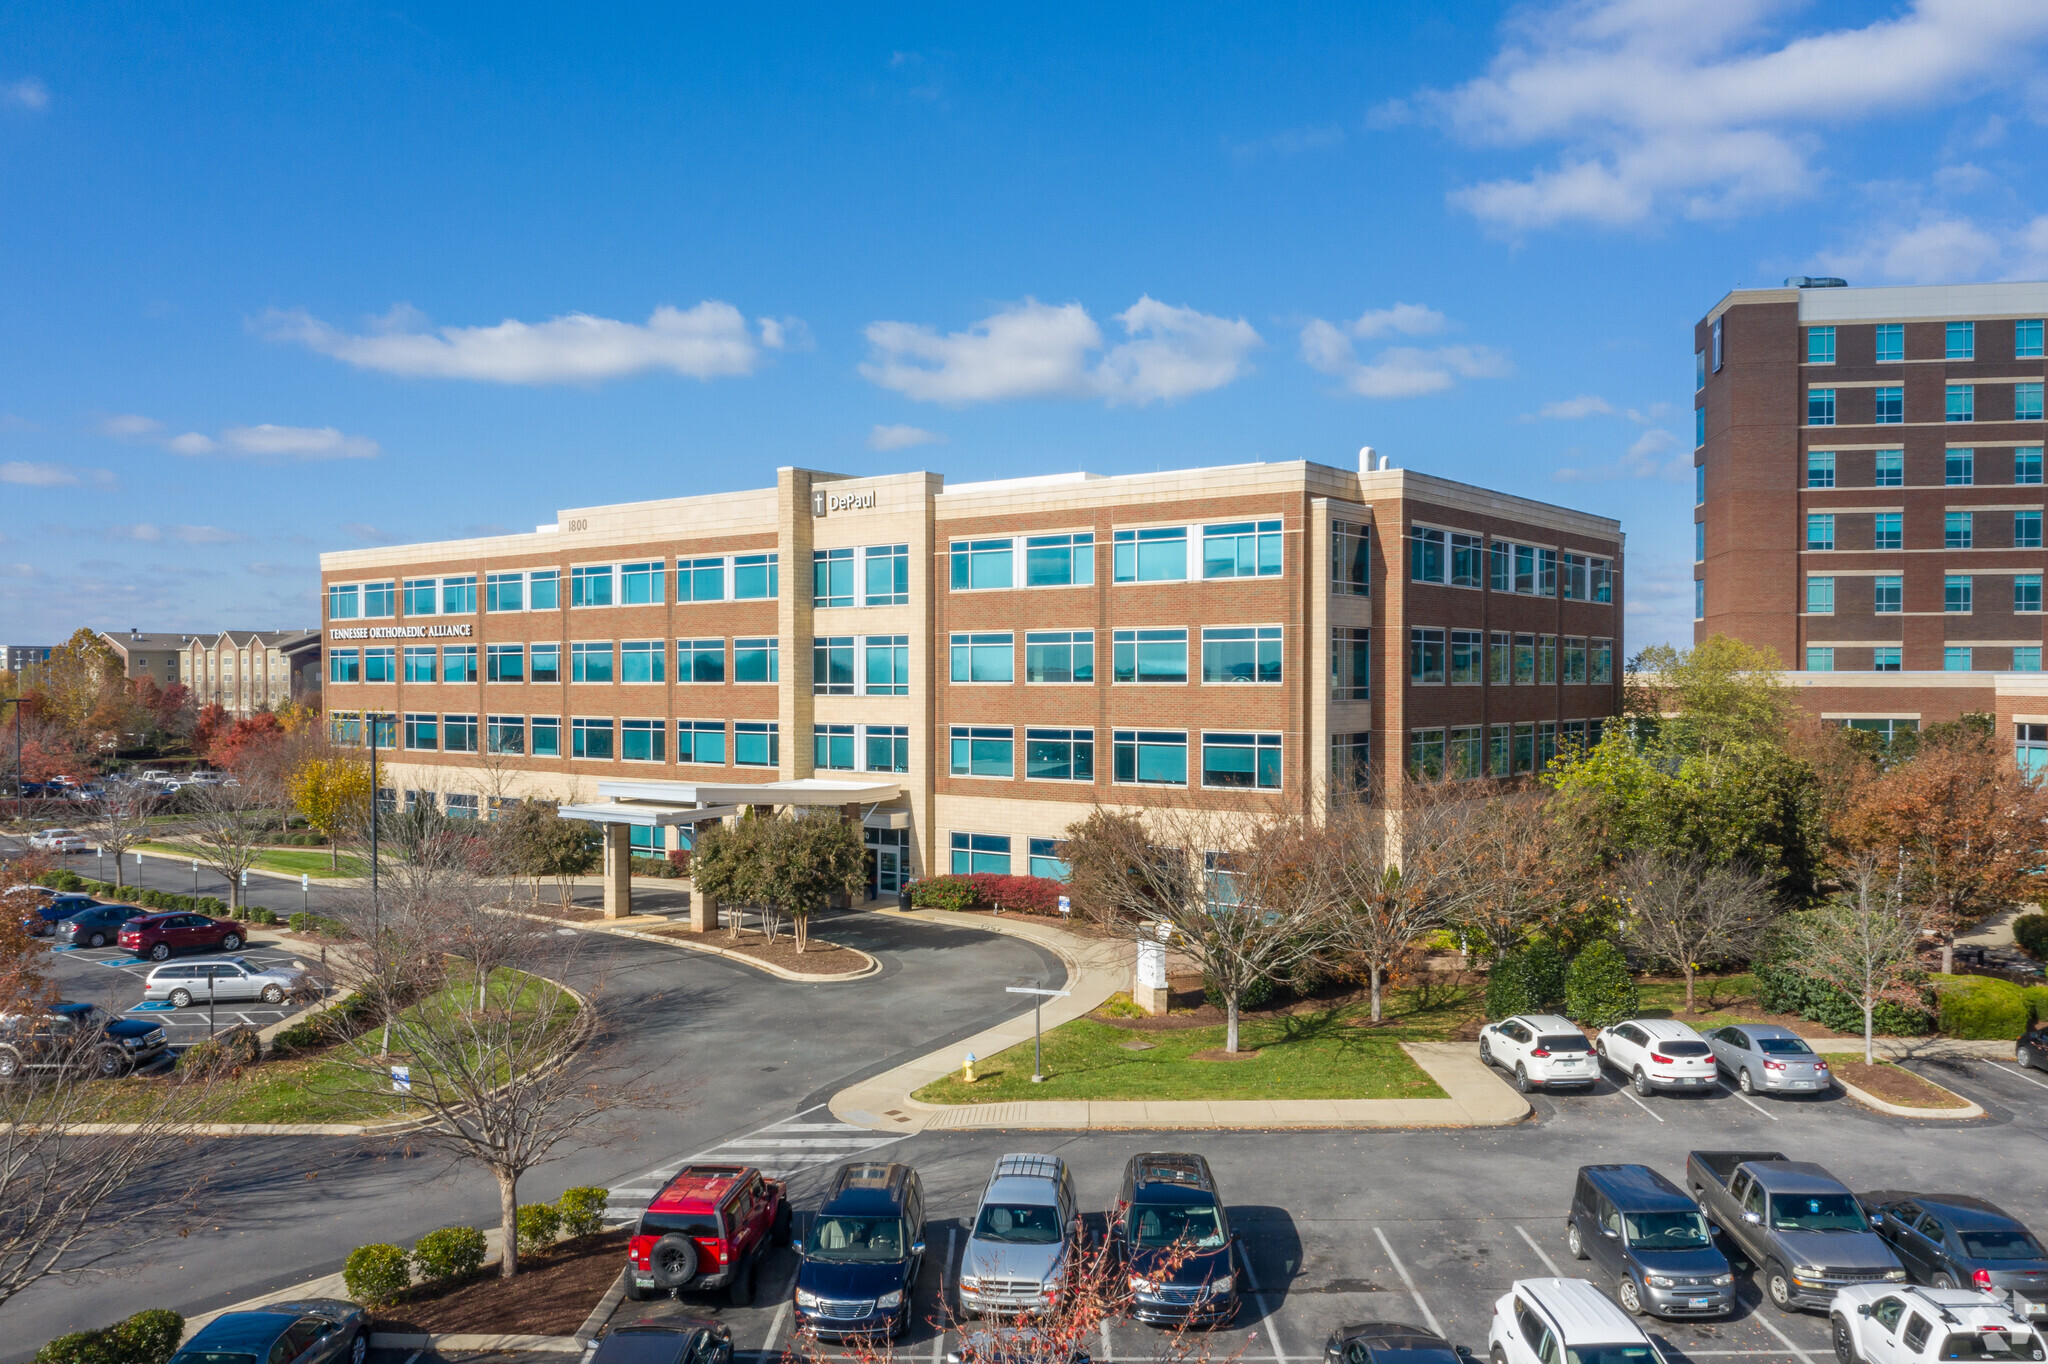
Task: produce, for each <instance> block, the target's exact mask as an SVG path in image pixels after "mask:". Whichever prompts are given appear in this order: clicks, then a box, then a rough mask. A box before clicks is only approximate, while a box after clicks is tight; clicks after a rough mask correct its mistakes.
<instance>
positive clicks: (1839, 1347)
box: [1834, 1317, 1859, 1364]
mask: <svg viewBox="0 0 2048 1364" xmlns="http://www.w3.org/2000/svg"><path fill="white" fill-rule="evenodd" d="M1834 1337H1835V1361H1836V1364H1859V1361H1858V1360H1857V1358H1856V1337H1854V1336H1852V1335H1850V1334H1849V1323H1848V1321H1847V1320H1846V1319H1844V1318H1842V1317H1836V1318H1835V1329H1834Z"/></svg>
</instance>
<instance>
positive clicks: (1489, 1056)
mask: <svg viewBox="0 0 2048 1364" xmlns="http://www.w3.org/2000/svg"><path fill="white" fill-rule="evenodd" d="M1479 1059H1480V1060H1482V1061H1484V1062H1485V1063H1486V1064H1487V1065H1489V1066H1499V1067H1500V1068H1501V1069H1502V1070H1505V1071H1508V1072H1509V1073H1511V1074H1512V1075H1513V1076H1514V1077H1515V1088H1516V1089H1519V1090H1521V1091H1522V1092H1523V1093H1524V1094H1527V1093H1528V1092H1529V1091H1530V1090H1532V1089H1558V1088H1562V1087H1564V1086H1567V1085H1590V1084H1592V1083H1593V1082H1594V1081H1595V1080H1597V1079H1599V1078H1600V1061H1599V1058H1597V1057H1595V1056H1594V1055H1593V1044H1592V1043H1591V1042H1588V1041H1587V1040H1586V1034H1584V1033H1582V1032H1580V1031H1579V1025H1578V1024H1576V1023H1574V1022H1572V1021H1571V1020H1570V1019H1569V1018H1559V1017H1558V1016H1557V1015H1556V1014H1517V1015H1515V1016H1514V1017H1513V1018H1503V1019H1502V1020H1501V1021H1500V1022H1498V1023H1489V1024H1487V1025H1486V1026H1485V1027H1483V1028H1481V1029H1480V1030H1479Z"/></svg>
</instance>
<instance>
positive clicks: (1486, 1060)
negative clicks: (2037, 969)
mask: <svg viewBox="0 0 2048 1364" xmlns="http://www.w3.org/2000/svg"><path fill="white" fill-rule="evenodd" d="M1479 1064H1480V1065H1482V1066H1490V1065H1492V1064H1493V1044H1492V1043H1490V1042H1488V1041H1487V1040H1486V1039H1485V1038H1483V1037H1482V1038H1480V1039H1479ZM2021 1064H2022V1065H2024V1064H2026V1063H2025V1062H2021Z"/></svg>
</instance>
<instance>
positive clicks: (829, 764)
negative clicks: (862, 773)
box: [811, 725, 854, 772]
mask: <svg viewBox="0 0 2048 1364" xmlns="http://www.w3.org/2000/svg"><path fill="white" fill-rule="evenodd" d="M853 740H854V734H853V726H852V725H812V726H811V765H812V766H813V767H817V768H820V769H822V770H824V771H827V772H851V771H853V770H854V769H853Z"/></svg>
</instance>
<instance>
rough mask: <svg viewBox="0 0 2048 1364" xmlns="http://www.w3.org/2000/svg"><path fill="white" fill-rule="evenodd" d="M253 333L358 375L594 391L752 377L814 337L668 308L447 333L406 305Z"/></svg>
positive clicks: (294, 319)
mask: <svg viewBox="0 0 2048 1364" xmlns="http://www.w3.org/2000/svg"><path fill="white" fill-rule="evenodd" d="M254 325H255V327H256V329H257V330H258V331H259V332H261V333H262V334H263V335H264V336H265V337H266V338H268V339H269V340H272V341H296V342H298V343H300V344H301V345H304V346H307V347H309V348H310V349H312V350H315V351H318V352H319V353H320V354H322V355H328V356H332V357H333V358H335V359H337V360H340V361H343V362H344V363H347V364H351V365H354V366H356V367H357V368H359V369H374V370H381V371H383V372H384V373H386V374H404V375H411V376H415V377H423V378H435V379H476V380H481V381H484V382H487V383H498V384H595V383H599V382H601V381H603V380H606V379H619V378H624V377H626V376H628V375H633V374H641V373H645V372H647V371H649V370H666V371H668V372H670V373H673V374H680V375H683V376H684V377H686V378H691V379H718V378H727V377H731V376H736V375H746V374H752V373H753V372H754V370H755V369H756V368H758V367H759V365H760V362H761V351H762V349H763V347H764V346H765V347H766V348H768V349H782V348H784V347H786V346H788V345H789V344H790V341H791V338H792V336H798V337H807V336H808V332H807V331H805V330H804V329H803V327H802V324H801V323H800V322H797V321H796V319H794V318H781V319H765V318H764V319H762V324H761V331H762V336H761V339H760V340H759V341H758V342H757V341H756V339H755V336H754V333H753V332H751V331H749V330H748V329H747V320H746V319H745V318H744V317H742V316H741V315H740V311H739V309H737V308H735V307H733V306H732V305H731V304H730V303H720V302H717V301H716V300H707V301H705V302H703V303H699V304H698V305H697V306H696V307H694V308H690V309H687V310H685V309H681V308H675V307H671V306H670V305H668V304H665V303H664V304H662V305H661V306H660V307H658V308H656V309H655V310H654V312H653V313H652V314H651V315H650V316H649V317H648V319H647V322H646V324H645V325H641V324H639V323H634V322H620V321H617V320H615V319H613V318H608V317H592V316H591V315H590V314H588V313H569V314H566V315H564V316H561V317H555V318H550V319H549V320H547V321H546V322H521V321H518V320H517V319H514V318H507V319H506V320H505V321H503V322H500V323H498V324H497V325H496V326H494V327H441V328H438V329H435V330H428V329H427V323H426V319H425V318H423V317H421V316H420V315H419V313H418V312H417V311H416V310H414V309H412V308H410V307H408V306H406V305H403V304H401V305H400V306H399V307H397V308H394V309H393V310H392V311H391V313H390V314H389V315H387V316H386V317H384V318H383V319H381V320H380V321H379V322H378V324H377V325H376V326H375V328H374V329H373V330H372V331H370V332H368V333H365V334H360V335H356V334H351V333H347V332H344V331H341V330H340V329H338V328H336V327H333V326H330V325H329V324H328V323H326V322H322V321H321V320H320V319H318V318H316V317H314V316H313V315H312V314H310V313H308V312H306V311H305V310H304V309H302V308H301V309H294V310H291V311H289V312H280V311H277V310H272V311H271V312H269V313H266V314H264V316H263V317H262V318H261V319H259V320H258V321H257V322H256V323H255V324H254Z"/></svg>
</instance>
